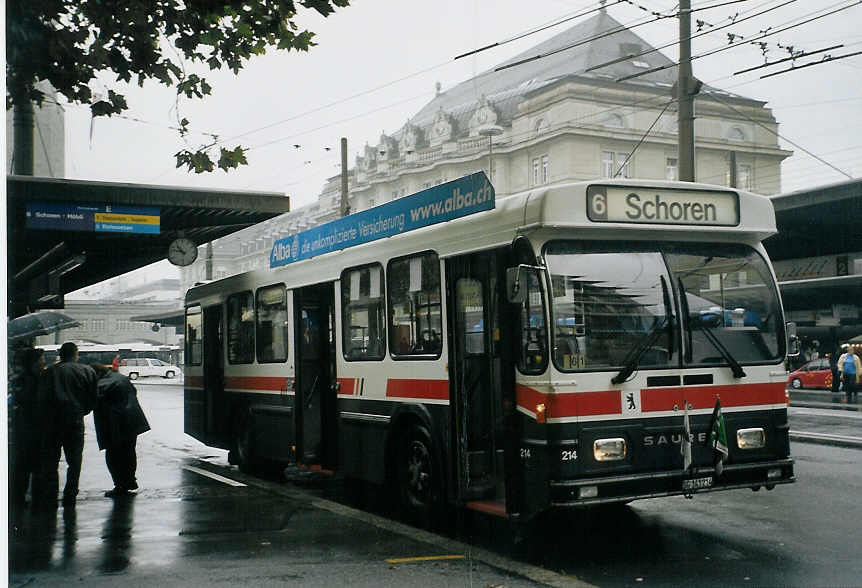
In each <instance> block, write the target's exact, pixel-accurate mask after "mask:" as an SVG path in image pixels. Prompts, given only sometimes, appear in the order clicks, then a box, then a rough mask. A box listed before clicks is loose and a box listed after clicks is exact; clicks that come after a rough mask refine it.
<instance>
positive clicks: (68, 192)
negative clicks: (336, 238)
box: [6, 176, 290, 318]
mask: <svg viewBox="0 0 862 588" xmlns="http://www.w3.org/2000/svg"><path fill="white" fill-rule="evenodd" d="M289 210H290V199H289V198H288V197H287V196H286V195H284V194H282V193H277V192H247V191H232V190H213V189H202V188H185V187H177V186H154V185H146V184H123V183H112V182H94V181H81V180H65V179H52V178H38V177H32V176H7V177H6V223H7V248H6V260H7V266H6V267H7V278H6V279H7V292H8V298H7V311H8V314H9V317H10V318H12V317H16V316H20V315H22V314H24V313H26V312H27V311H28V310H34V309H37V308H62V307H63V296H64V295H65V294H67V293H69V292H73V291H75V290H78V289H80V288H84V287H86V286H89V285H92V284H96V283H98V282H101V281H103V280H107V279H110V278H113V277H115V276H119V275H122V274H124V273H126V272H129V271H132V270H135V269H138V268H141V267H144V266H146V265H148V264H150V263H153V262H156V261H160V260H162V259H165V258H166V257H167V251H168V246H169V245H170V243H171V242H173V241H174V240H175V239H177V238H179V237H184V238H186V239H189V240H191V241H193V242H194V243H195V245H201V244H204V243H207V242H209V241H213V240H215V239H219V238H221V237H224V236H226V235H229V234H231V233H233V232H236V231H239V230H241V229H244V228H246V227H250V226H252V225H254V224H257V223H260V222H263V221H265V220H268V219H270V218H273V217H275V216H278V215H280V214H283V213H285V212H288V211H289Z"/></svg>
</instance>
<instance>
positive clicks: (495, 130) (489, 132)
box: [478, 125, 503, 183]
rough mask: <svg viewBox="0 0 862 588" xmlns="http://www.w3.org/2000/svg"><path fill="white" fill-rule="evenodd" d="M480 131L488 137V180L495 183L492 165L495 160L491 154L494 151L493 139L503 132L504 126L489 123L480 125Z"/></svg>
mask: <svg viewBox="0 0 862 588" xmlns="http://www.w3.org/2000/svg"><path fill="white" fill-rule="evenodd" d="M478 133H479V134H480V135H482V136H483V137H488V180H489V181H491V182H492V183H493V181H494V180H493V178H494V170H493V168H492V167H491V166H492V165H493V160H492V159H491V155H493V153H494V145H493V140H494V137H496V136H497V135H502V134H503V127H501V126H500V125H487V126H484V127H479V130H478Z"/></svg>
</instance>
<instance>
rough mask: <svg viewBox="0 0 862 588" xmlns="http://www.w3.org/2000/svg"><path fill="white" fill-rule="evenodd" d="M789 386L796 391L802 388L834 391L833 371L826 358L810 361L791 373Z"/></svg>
mask: <svg viewBox="0 0 862 588" xmlns="http://www.w3.org/2000/svg"><path fill="white" fill-rule="evenodd" d="M787 385H788V386H790V387H791V388H793V389H794V390H799V389H800V388H827V389H830V390H831V389H832V370H830V369H829V360H828V359H826V358H822V359H815V360H812V361H809V362H808V363H806V364H805V365H803V366H802V367H800V368H799V369H797V370H795V371H792V372H790V375H789V376H788V377H787Z"/></svg>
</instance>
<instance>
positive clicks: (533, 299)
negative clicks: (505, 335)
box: [518, 271, 548, 374]
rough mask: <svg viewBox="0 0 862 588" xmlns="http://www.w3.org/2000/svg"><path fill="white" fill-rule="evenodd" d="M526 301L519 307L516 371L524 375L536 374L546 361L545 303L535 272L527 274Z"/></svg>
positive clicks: (540, 370)
mask: <svg viewBox="0 0 862 588" xmlns="http://www.w3.org/2000/svg"><path fill="white" fill-rule="evenodd" d="M527 275H528V281H527V299H526V300H525V301H524V303H523V304H522V305H521V313H520V314H521V319H520V323H521V345H520V350H519V351H520V352H519V353H518V369H519V370H520V371H521V372H523V373H525V374H538V373H542V372H543V371H544V370H545V366H546V365H547V361H548V340H547V337H546V335H545V302H544V299H543V297H542V288H541V285H540V282H539V276H538V274H537V273H536V271H530V272H528V274H527Z"/></svg>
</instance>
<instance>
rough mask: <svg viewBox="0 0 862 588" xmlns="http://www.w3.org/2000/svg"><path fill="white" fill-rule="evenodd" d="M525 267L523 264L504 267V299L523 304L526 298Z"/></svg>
mask: <svg viewBox="0 0 862 588" xmlns="http://www.w3.org/2000/svg"><path fill="white" fill-rule="evenodd" d="M527 280H528V278H527V268H525V267H524V266H518V267H510V268H508V269H506V299H507V300H508V301H509V302H511V303H512V304H523V303H524V302H525V301H526V300H527Z"/></svg>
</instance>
